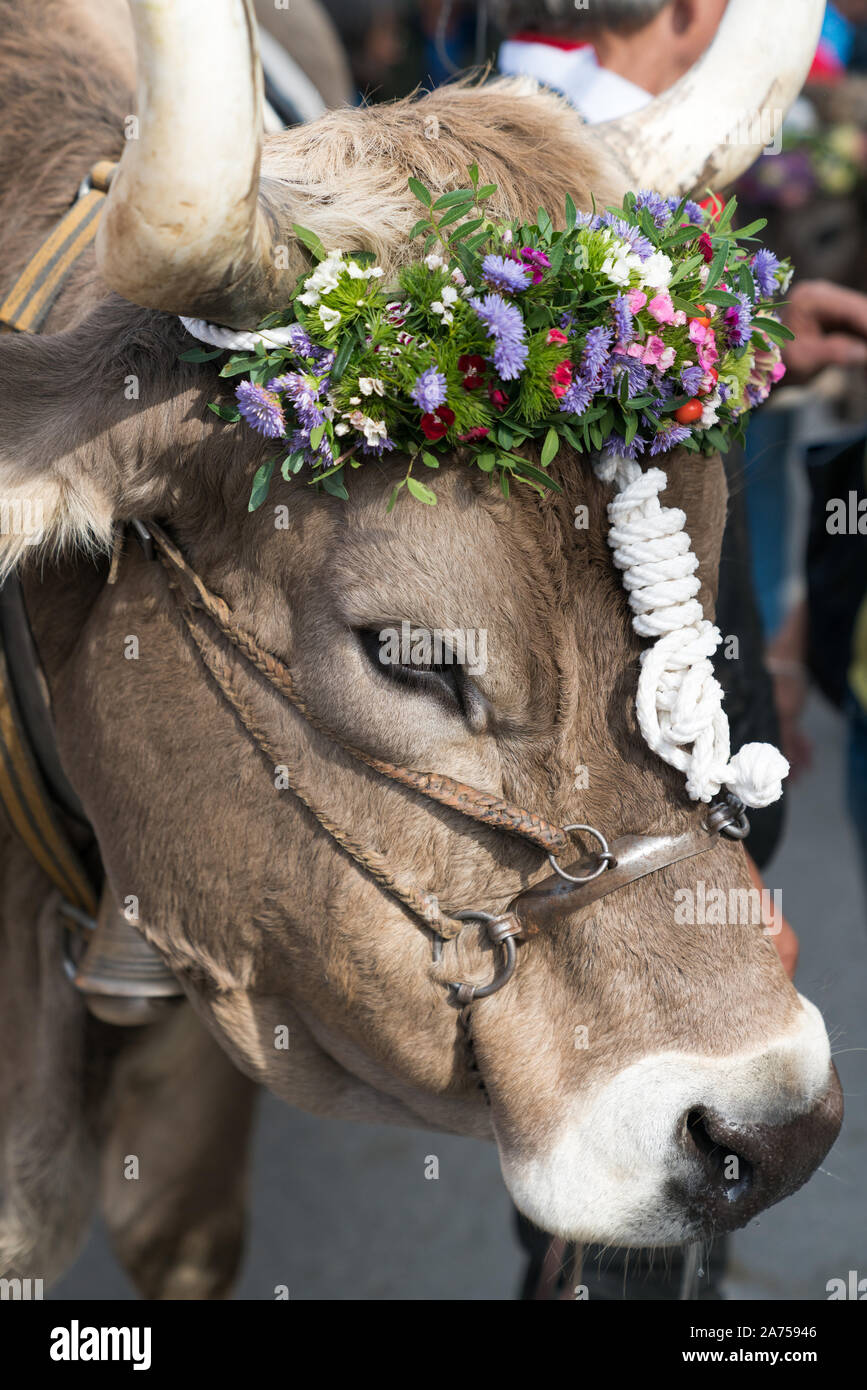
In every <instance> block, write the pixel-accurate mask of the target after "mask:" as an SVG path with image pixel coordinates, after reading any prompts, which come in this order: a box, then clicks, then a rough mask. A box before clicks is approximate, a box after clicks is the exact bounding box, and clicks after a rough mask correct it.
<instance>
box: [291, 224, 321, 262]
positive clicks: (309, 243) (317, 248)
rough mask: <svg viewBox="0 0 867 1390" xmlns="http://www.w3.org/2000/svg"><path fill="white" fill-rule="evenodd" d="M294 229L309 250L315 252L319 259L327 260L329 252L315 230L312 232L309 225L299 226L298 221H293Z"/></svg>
mask: <svg viewBox="0 0 867 1390" xmlns="http://www.w3.org/2000/svg"><path fill="white" fill-rule="evenodd" d="M292 230H293V232H294V233H295V235H296V236H297V238H298V240H299V241H300V242H302V244H303V245H304V246H306V247H307V250H308V251H311V252H312V253H313V255H314V256H315V257H316V259H317V261H324V260H325V257H326V256H327V255H328V252H327V251H326V250H325V247H324V246H323V245H322V242H321V241H320V240H319V238H318V236H317V235H316V233H315V232H311V231H310V229H309V228H308V227H299V225H298V223H297V222H293V223H292Z"/></svg>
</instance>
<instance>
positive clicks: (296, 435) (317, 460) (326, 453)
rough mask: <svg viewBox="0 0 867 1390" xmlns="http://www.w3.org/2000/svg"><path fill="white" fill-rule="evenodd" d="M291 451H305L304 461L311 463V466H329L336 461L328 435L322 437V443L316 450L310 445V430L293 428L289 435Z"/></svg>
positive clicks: (294, 452)
mask: <svg viewBox="0 0 867 1390" xmlns="http://www.w3.org/2000/svg"><path fill="white" fill-rule="evenodd" d="M289 451H290V453H293V454H296V453H299V452H300V453H303V454H304V462H305V463H309V464H310V466H311V468H328V467H330V465H331V464H332V463H334V462H335V458H334V454H333V453H332V452H331V445H330V444H329V442H328V438H327V436H326V435H323V437H322V443H321V444H320V445H319V448H318V449H317V450H316V452H315V453H314V451H313V450H312V449H311V447H310V431H309V430H293V432H292V434H291V435H290V436H289Z"/></svg>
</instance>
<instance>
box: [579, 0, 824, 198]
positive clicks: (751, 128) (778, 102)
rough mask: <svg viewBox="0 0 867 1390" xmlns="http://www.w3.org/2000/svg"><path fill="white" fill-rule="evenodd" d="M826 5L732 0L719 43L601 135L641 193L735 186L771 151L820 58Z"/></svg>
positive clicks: (812, 0)
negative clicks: (815, 60) (817, 56)
mask: <svg viewBox="0 0 867 1390" xmlns="http://www.w3.org/2000/svg"><path fill="white" fill-rule="evenodd" d="M824 11H825V0H760V2H759V0H728V9H727V10H726V12H725V14H724V15H723V18H722V22H721V23H720V26H719V29H718V30H717V34H716V37H715V39H714V41H713V43H712V44H711V45H710V47H709V49H708V50H707V52H706V53H705V54H704V56H703V57H702V58H701V59H700V60H699V61H698V62H697V63H696V64H695V66H694V67H692V68H691V69H690V71H689V72H688V73H686V75H685V76H684V77H682V78H681V80H680V81H679V82H677V83H675V85H674V86H673V87H671V88H669V90H668V91H667V92H663V94H662V95H661V96H659V97H657V99H656V100H655V101H654V102H653V103H652V104H651V105H650V106H645V107H643V108H642V109H641V110H639V111H636V112H634V113H633V114H632V115H631V116H625V117H623V118H622V119H621V120H617V121H608V122H605V123H604V124H600V125H598V126H596V127H595V131H596V133H597V134H598V135H599V136H600V137H601V138H602V139H603V140H604V141H605V143H606V144H607V145H608V146H609V148H610V149H611V150H612V152H613V153H614V154H616V156H617V158H618V159H619V160H620V163H621V164H622V165H623V167H624V168H625V169H626V170H627V172H628V173H629V175H630V178H631V181H632V186H633V187H634V188H635V189H639V188H653V189H656V190H658V191H659V192H660V193H664V194H667V195H673V194H683V193H703V192H704V191H705V189H707V188H712V189H714V190H715V191H718V190H720V189H723V188H725V187H726V186H727V185H728V184H730V183H732V182H734V180H735V179H736V178H738V176H739V175H740V174H742V173H743V171H744V170H745V169H748V168H749V167H750V165H751V164H752V163H753V161H754V160H755V159H756V158H757V157H758V156H759V155H760V154H761V152H762V150H763V149H765V148H766V147H767V146H768V145H770V144H772V143H773V142H774V141H775V140H776V137H777V134H778V132H779V129H780V126H781V125H782V121H783V116H784V115H785V113H786V112H787V111H788V109H789V107H790V106H791V104H792V102H793V101H794V100H795V98H796V97H797V95H798V93H799V92H800V90H801V88H802V86H803V85H804V80H805V78H806V76H807V73H808V72H809V70H810V64H811V62H812V60H813V55H814V54H815V52H816V44H817V42H818V38H819V33H820V30H821V27H822V16H823V14H824Z"/></svg>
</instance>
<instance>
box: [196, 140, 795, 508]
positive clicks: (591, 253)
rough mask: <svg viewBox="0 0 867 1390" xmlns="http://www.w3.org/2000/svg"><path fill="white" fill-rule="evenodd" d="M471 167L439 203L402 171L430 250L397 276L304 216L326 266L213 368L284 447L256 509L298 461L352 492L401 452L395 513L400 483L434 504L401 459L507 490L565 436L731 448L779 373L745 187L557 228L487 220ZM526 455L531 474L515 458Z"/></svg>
mask: <svg viewBox="0 0 867 1390" xmlns="http://www.w3.org/2000/svg"><path fill="white" fill-rule="evenodd" d="M468 173H469V180H470V186H469V187H468V188H463V189H457V190H456V191H455V192H452V193H446V194H444V195H443V197H441V198H438V199H436V201H434V198H433V195H432V193H431V192H430V191H429V190H428V189H427V188H425V187H424V186H423V185H422V184H421V183H419V182H418V180H416V179H410V180H409V185H410V188H411V190H412V192H413V193H414V195H415V197H416V198H417V199H418V201H419V203H420V204H421V205H422V208H423V210H424V216H423V217H422V218H421V219H420V220H419V222H417V223H416V225H415V227H414V228H413V230H412V232H411V234H410V235H411V237H412V238H415V237H422V236H423V237H425V238H426V240H425V246H424V256H423V258H422V259H420V260H419V261H417V262H416V263H414V264H412V265H409V266H406V267H405V268H403V269H402V270H400V271H399V272H398V275H397V278H396V282H394V283H392V284H390V285H384V284H383V281H384V278H385V277H384V274H383V270H382V268H381V267H380V266H378V265H376V264H375V260H374V257H373V256H372V255H371V254H370V253H365V252H355V253H351V254H349V255H344V254H343V252H341V251H326V250H325V248H324V247H323V246H322V244H321V242H320V241H319V239H318V237H317V236H316V235H315V234H314V233H312V232H310V231H307V230H306V229H305V228H301V227H296V228H295V231H296V232H297V234H298V236H299V238H300V240H301V241H302V242H303V243H304V244H305V245H306V246H307V247H308V248H309V250H310V251H311V252H312V254H313V256H314V257H315V258H316V261H317V262H318V263H317V265H316V266H315V268H314V269H313V270H312V271H311V272H309V273H308V274H306V275H305V276H303V277H302V279H301V280H300V281H299V284H298V286H297V288H296V292H295V295H294V299H293V301H292V304H291V305H290V307H289V308H288V309H287V310H286V311H284V312H281V313H277V314H271V315H269V317H268V318H266V319H265V320H264V321H263V323H262V324H261V325H260V326H259V328H258V329H257V330H256V332H255V333H252V334H251V333H246V334H244V333H241V334H234V335H233V334H231V333H229V334H227V335H225V341H226V343H227V344H228V345H232V344H237V343H239V342H240V343H242V344H243V346H242V347H241V349H240V350H236V351H234V352H232V354H231V356H230V357H229V359H228V361H227V362H226V364H225V365H224V366H223V368H222V370H221V373H220V375H221V376H224V377H232V376H236V375H243V376H244V378H245V379H244V380H243V381H242V382H240V383H239V385H238V386H237V387H236V391H235V395H236V400H237V404H236V405H235V406H231V405H229V406H227V405H217V404H212V405H211V407H210V408H211V409H212V410H214V411H215V412H216V413H217V414H218V415H219V416H221V418H223V419H225V420H238V419H241V418H243V419H244V420H245V421H246V422H247V424H248V425H250V426H252V427H253V428H254V429H255V430H257V431H258V432H259V433H261V434H263V435H266V436H267V437H268V438H271V439H274V440H280V441H281V442H282V443H283V445H284V448H283V452H282V455H277V456H275V457H274V458H271V459H269V460H268V461H267V462H266V463H264V464H263V465H262V467H261V468H260V469H259V470H258V472H257V473H256V476H255V479H254V482H253V489H252V495H251V499H250V507H251V509H253V508H255V507H257V506H259V505H260V504H261V503H262V502H263V501H264V499H265V497H266V496H267V493H268V487H269V483H270V481H271V477H272V475H273V473H274V470H275V468H277V467H278V466H279V468H280V471H281V472H282V474H283V476H284V478H286V479H289V478H291V477H292V476H293V475H295V474H298V473H300V472H301V470H302V469H303V468H305V467H310V468H311V469H312V470H313V479H312V481H314V482H315V483H317V484H321V485H322V486H323V487H324V488H325V490H326V491H328V492H331V493H334V494H336V495H337V496H341V497H345V496H347V493H346V486H345V481H346V478H347V470H348V469H352V468H358V467H360V466H361V465H362V464H363V462H364V460H365V459H366V458H375V457H379V456H381V455H382V454H384V453H386V452H391V451H392V450H394V451H398V452H400V453H403V454H406V455H407V456H408V458H409V463H408V467H407V471H406V474H405V476H404V477H403V478H402V479H401V480H400V481H399V482H398V484H397V486H396V487H395V490H394V492H393V494H392V497H391V500H390V502H389V510H390V509H391V507H393V506H394V503H395V501H396V498H397V495H398V494H399V493H400V491H401V490H402V489H403V488H406V489H407V491H408V492H409V493H410V494H411V495H412V496H413V497H414V498H416V499H417V500H418V501H420V502H424V503H428V504H433V503H435V501H436V496H435V494H434V492H433V490H432V489H431V487H430V486H429V485H428V484H427V483H426V482H422V480H421V479H420V478H419V477H418V476H417V474H416V473H414V469H415V468H416V466H417V465H418V464H419V463H420V464H421V465H422V466H423V468H425V469H436V468H437V467H439V464H440V460H441V457H442V456H443V454H444V453H445V452H449V453H454V451H455V450H459V451H460V457H462V458H463V459H464V460H465V461H466V462H467V463H469V464H472V465H474V466H475V467H477V468H479V469H481V470H482V471H483V472H485V473H488V474H491V475H495V476H496V477H497V478H498V479H499V483H500V487H501V488H502V490H503V492H504V493H505V494H506V495H508V492H509V481H510V479H517V480H520V481H521V482H524V483H528V484H529V485H530V486H533V487H536V488H537V489H539V490H540V491H544V490H545V489H546V488H552V487H554V488H556V484H555V483H554V482H553V481H552V479H551V478H550V477H549V476H548V474H547V473H546V471H545V470H546V469H547V468H548V466H549V465H550V463H551V462H552V460H553V459H554V457H555V456H556V454H557V452H558V450H559V448H560V444H561V442H563V441H565V442H566V443H567V444H568V445H570V446H571V447H572V448H573V449H575V450H577V451H578V452H591V451H595V452H599V451H605V452H606V453H608V454H609V455H615V454H616V455H617V456H620V457H625V458H630V459H636V458H639V457H642V456H645V455H646V456H648V457H656V456H657V455H660V454H665V453H668V452H669V451H670V450H671V449H674V448H676V447H682V448H685V449H688V450H691V451H693V452H695V453H699V452H701V453H707V454H711V453H714V452H716V451H717V450H720V451H723V450H725V449H727V448H728V447H729V445H730V443H731V442H732V440H733V439H734V438H737V437H739V436H740V434H741V432H742V430H743V427H744V423H745V418H746V416H747V413H748V412H749V410H750V409H751V408H752V407H754V406H756V405H758V404H760V403H761V402H762V401H764V400H765V399H766V397H767V396H768V394H769V392H770V389H771V386H772V385H773V384H774V383H775V382H777V381H779V380H780V379H781V377H782V376H783V375H784V373H785V367H784V366H783V363H782V361H781V354H780V348H779V344H780V343H782V342H783V341H784V340H785V339H787V338H790V337H791V336H792V335H791V334H790V333H789V331H788V330H787V329H786V328H784V327H783V326H782V324H781V323H780V322H779V320H778V318H777V317H776V316H775V313H774V302H775V300H776V299H777V298H778V297H779V296H780V295H782V294H784V293H785V292H786V290H787V289H788V286H789V284H790V282H791V276H792V271H791V267H790V266H789V263H788V262H785V261H782V262H781V261H780V260H778V259H777V257H776V256H775V255H774V254H773V252H772V251H769V250H765V249H756V248H755V247H754V246H753V243H754V242H755V234H756V233H757V232H759V231H761V229H762V228H763V227H764V226H765V225H766V222H765V221H763V220H760V221H757V222H754V223H752V224H751V225H750V226H748V227H745V228H743V229H742V230H740V231H735V230H734V228H733V226H732V219H733V215H734V212H735V210H736V207H737V201H736V199H734V198H732V199H731V201H730V202H728V203H727V204H726V205H725V207H722V205H721V204H720V203H718V202H717V201H716V200H713V199H711V202H710V205H709V206H708V207H706V208H703V207H700V206H699V205H698V204H697V203H695V202H692V201H691V200H689V199H687V198H684V199H676V198H663V197H662V196H661V195H660V194H658V193H653V192H642V193H638V194H634V193H628V194H627V195H626V198H625V200H624V203H623V205H622V207H619V208H611V209H609V210H608V211H605V212H602V213H595V212H594V213H592V214H587V213H579V212H578V211H577V210H576V207H575V204H574V202H573V200H572V199H571V198H569V197H567V199H566V216H565V229H564V230H562V231H558V230H555V228H554V224H553V222H552V220H551V218H550V216H549V215H548V214H547V213H546V212H545V211H544V209H542V208H540V209H539V212H538V216H537V220H536V222H535V223H532V224H520V223H516V222H502V221H498V222H494V221H491V220H489V219H488V218H487V217H486V216H485V214H484V204H485V202H486V201H487V200H488V199H489V198H490V197H491V195H492V194H493V193H494V192H496V186H495V185H493V184H487V185H484V186H481V187H480V186H479V171H478V167H477V166H476V165H472V166H471V167H470V169H469V171H468ZM184 322H185V323H186V324H187V326H188V327H192V331H193V332H196V324H197V322H198V321H196V322H194V321H191V320H184ZM218 331H219V330H218ZM197 336H203V337H206V336H207V335H206V334H204V333H202V332H199V333H198V334H197ZM207 340H208V341H212V342H213V341H217V342H218V344H219V343H220V341H221V340H219V339H216V340H215V339H214V338H213V337H211V338H209V339H207ZM222 351H223V348H222V346H219V345H218V348H217V351H215V352H203V351H201V350H194V351H193V352H188V353H185V354H184V355H183V356H184V359H185V360H187V361H195V362H200V361H206V360H209V359H210V358H212V357H217V356H219V355H220V353H221V352H222ZM528 445H530V446H532V445H538V446H539V449H540V453H539V464H540V465H541V466H538V465H537V464H535V463H533V462H532V461H531V460H529V459H527V458H525V457H523V455H522V454H521V453H518V452H516V450H518V449H523V448H525V447H526V446H528ZM427 476H428V477H429V476H430V474H428V475H427Z"/></svg>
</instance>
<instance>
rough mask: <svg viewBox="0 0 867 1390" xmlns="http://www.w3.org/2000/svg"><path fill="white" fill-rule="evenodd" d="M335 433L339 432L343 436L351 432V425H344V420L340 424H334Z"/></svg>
mask: <svg viewBox="0 0 867 1390" xmlns="http://www.w3.org/2000/svg"><path fill="white" fill-rule="evenodd" d="M334 433H335V434H339V435H340V436H341V437H342V436H343V435H344V434H349V426H348V425H344V424H343V422H342V421H341V423H340V424H339V425H335V426H334Z"/></svg>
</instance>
